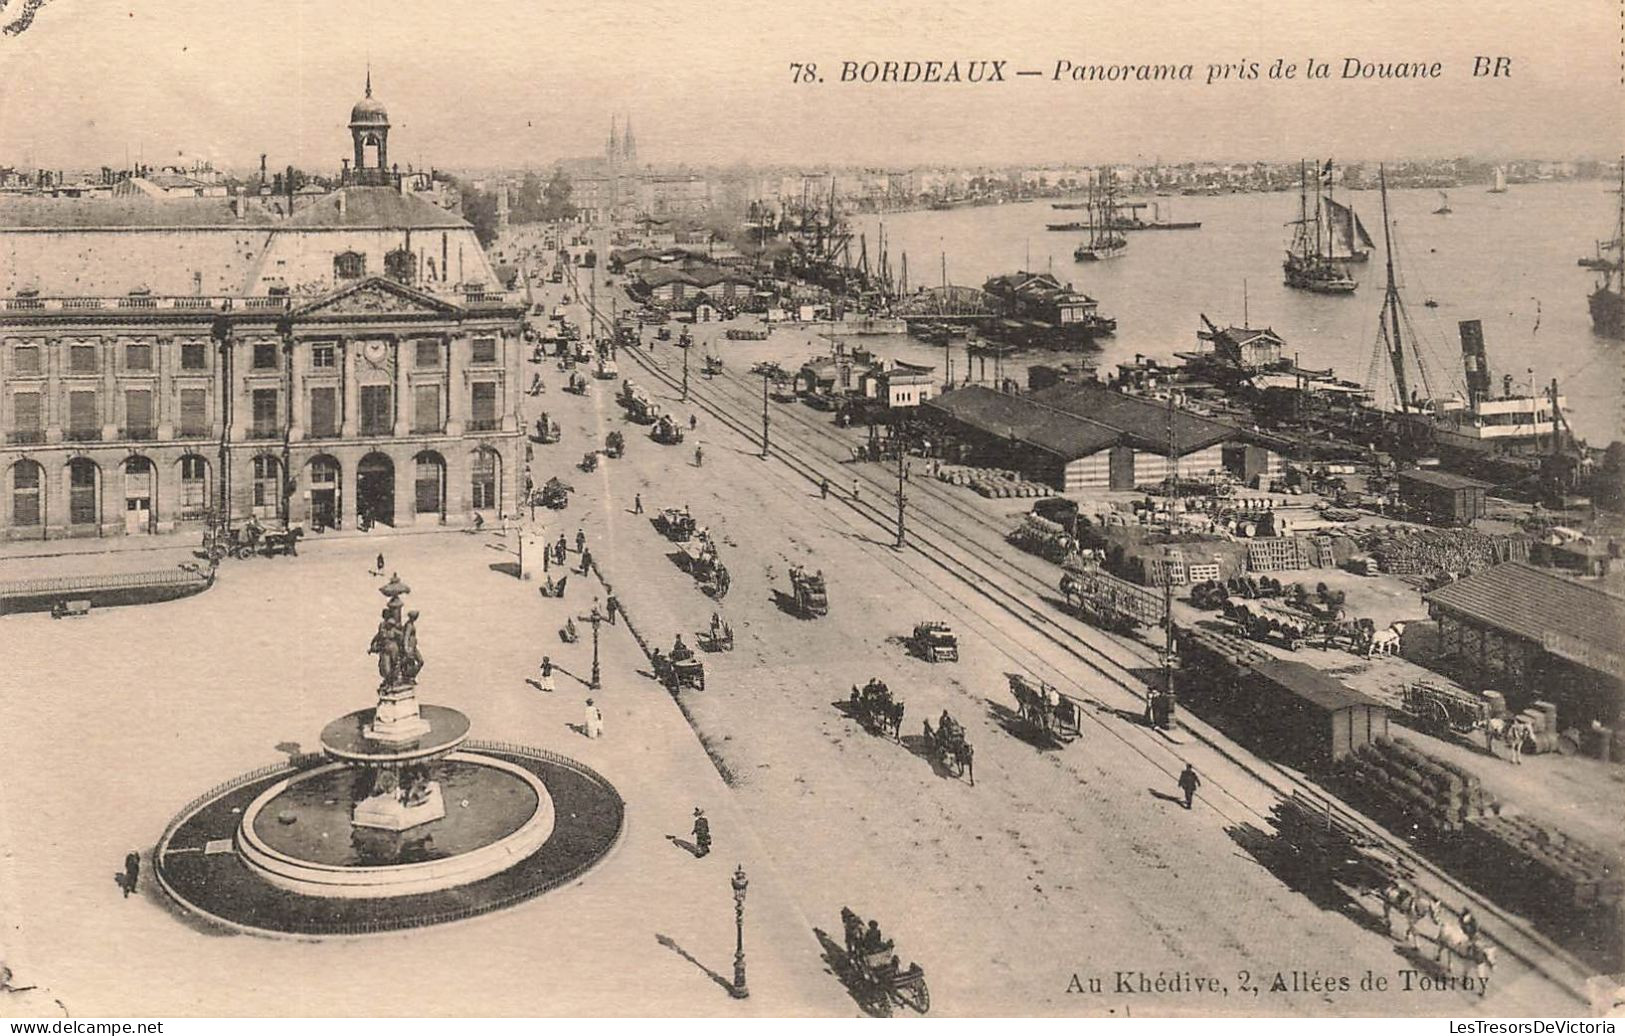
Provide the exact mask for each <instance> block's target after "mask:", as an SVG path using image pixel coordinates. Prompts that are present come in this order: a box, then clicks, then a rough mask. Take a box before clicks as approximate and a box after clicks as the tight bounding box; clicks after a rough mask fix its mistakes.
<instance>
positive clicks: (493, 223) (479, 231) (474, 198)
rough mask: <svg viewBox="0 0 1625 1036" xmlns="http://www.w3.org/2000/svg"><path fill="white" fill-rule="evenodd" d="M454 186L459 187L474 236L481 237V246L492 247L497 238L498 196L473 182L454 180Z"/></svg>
mask: <svg viewBox="0 0 1625 1036" xmlns="http://www.w3.org/2000/svg"><path fill="white" fill-rule="evenodd" d="M452 186H453V187H455V188H456V189H457V193H458V195H459V196H460V197H461V198H462V202H463V218H464V219H466V220H468V222H469V223H471V224H472V225H473V227H474V236H475V237H476V238H478V239H479V242H480V247H481V248H489V247H491V243H492V242H493V241H495V240H496V239H497V198H496V195H495V194H492V193H491V192H490V191H480V190H476V189H475V188H474V187H473V185H472V184H466V183H463V182H462V181H460V180H453V181H452Z"/></svg>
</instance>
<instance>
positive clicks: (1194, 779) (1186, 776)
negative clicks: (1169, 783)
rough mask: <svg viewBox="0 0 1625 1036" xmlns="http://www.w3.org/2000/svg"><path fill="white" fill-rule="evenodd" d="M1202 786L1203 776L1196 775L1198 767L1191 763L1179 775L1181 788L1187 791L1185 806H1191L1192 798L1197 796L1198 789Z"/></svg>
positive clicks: (1187, 807)
mask: <svg viewBox="0 0 1625 1036" xmlns="http://www.w3.org/2000/svg"><path fill="white" fill-rule="evenodd" d="M1201 786H1202V778H1200V777H1198V776H1196V769H1195V768H1194V767H1192V766H1191V764H1190V763H1186V764H1185V769H1184V771H1183V772H1182V773H1180V775H1179V790H1180V791H1182V792H1184V793H1185V808H1186V809H1190V808H1191V800H1192V799H1194V798H1195V797H1196V789H1197V788H1200V787H1201Z"/></svg>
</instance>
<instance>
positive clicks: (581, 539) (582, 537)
mask: <svg viewBox="0 0 1625 1036" xmlns="http://www.w3.org/2000/svg"><path fill="white" fill-rule="evenodd" d="M586 546H587V534H586V533H585V532H582V531H581V530H580V529H577V530H576V553H577V554H580V553H581V552H582V551H583V550H584V549H586Z"/></svg>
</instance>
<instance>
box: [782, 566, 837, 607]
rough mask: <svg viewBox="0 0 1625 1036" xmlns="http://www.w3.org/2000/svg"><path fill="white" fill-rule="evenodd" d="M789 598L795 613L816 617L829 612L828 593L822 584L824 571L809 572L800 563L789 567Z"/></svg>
mask: <svg viewBox="0 0 1625 1036" xmlns="http://www.w3.org/2000/svg"><path fill="white" fill-rule="evenodd" d="M790 591H791V600H792V603H793V604H794V607H795V612H796V614H797V615H799V616H801V617H802V618H804V619H816V618H818V617H819V616H820V615H828V614H829V593H828V591H827V589H826V588H825V586H824V573H823V571H822V570H819V571H818V572H817V573H816V574H814V573H809V572H808V571H807V570H806V569H804V568H802V567H801V566H800V565H797V566H795V567H794V568H792V569H790Z"/></svg>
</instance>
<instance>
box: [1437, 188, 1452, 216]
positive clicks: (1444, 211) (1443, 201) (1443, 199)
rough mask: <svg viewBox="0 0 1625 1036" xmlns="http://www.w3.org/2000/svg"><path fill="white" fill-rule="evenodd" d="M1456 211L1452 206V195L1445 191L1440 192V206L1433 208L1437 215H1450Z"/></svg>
mask: <svg viewBox="0 0 1625 1036" xmlns="http://www.w3.org/2000/svg"><path fill="white" fill-rule="evenodd" d="M1452 211H1454V210H1452V209H1451V208H1450V195H1448V194H1446V193H1445V192H1444V191H1440V192H1439V207H1438V208H1436V209H1434V210H1433V214H1434V215H1435V216H1448V215H1450V213H1451V212H1452Z"/></svg>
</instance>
